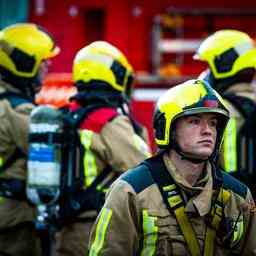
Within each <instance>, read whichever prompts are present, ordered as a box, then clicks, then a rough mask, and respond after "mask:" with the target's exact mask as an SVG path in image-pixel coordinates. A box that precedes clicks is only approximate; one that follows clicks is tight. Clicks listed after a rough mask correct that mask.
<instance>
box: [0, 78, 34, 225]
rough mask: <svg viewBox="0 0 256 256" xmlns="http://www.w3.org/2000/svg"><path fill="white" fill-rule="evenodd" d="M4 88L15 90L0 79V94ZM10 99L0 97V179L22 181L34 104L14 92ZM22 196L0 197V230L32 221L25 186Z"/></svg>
mask: <svg viewBox="0 0 256 256" xmlns="http://www.w3.org/2000/svg"><path fill="white" fill-rule="evenodd" d="M7 92H8V93H10V92H11V93H18V92H17V91H15V89H14V88H12V87H11V86H10V85H8V84H6V83H4V82H3V81H0V95H1V94H3V93H7ZM13 102H14V104H11V102H10V101H9V100H8V99H7V98H5V97H3V98H1V99H0V120H1V121H0V168H1V169H0V170H1V171H0V180H7V181H10V180H16V179H17V180H22V181H24V180H25V179H26V169H27V165H26V160H27V152H28V131H29V114H30V112H31V110H32V109H33V107H34V105H33V104H32V103H31V102H29V100H27V99H24V98H22V97H18V96H17V97H16V96H15V100H14V101H13ZM6 163H8V164H7V165H6ZM21 197H23V198H22V199H21V200H15V199H8V198H5V197H1V198H0V230H1V229H4V228H8V227H12V226H15V225H17V224H19V223H23V222H27V221H33V219H34V215H35V212H34V208H33V207H32V206H31V205H29V204H28V203H27V201H26V200H25V189H24V190H23V195H21Z"/></svg>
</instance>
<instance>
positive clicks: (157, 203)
mask: <svg viewBox="0 0 256 256" xmlns="http://www.w3.org/2000/svg"><path fill="white" fill-rule="evenodd" d="M228 120H229V112H228V110H227V109H226V107H225V106H224V103H223V100H222V98H221V97H220V96H219V95H218V94H217V93H216V92H215V91H214V90H213V89H212V88H211V87H210V86H209V85H208V84H207V83H206V82H204V81H203V80H189V81H187V82H185V83H183V84H180V85H178V86H176V87H174V88H171V89H169V90H168V91H167V92H166V93H165V94H163V95H162V96H161V97H160V98H159V100H158V102H157V106H156V111H155V114H154V128H155V142H156V144H157V145H158V147H159V148H160V149H161V150H160V151H159V152H158V153H157V154H156V155H155V156H153V157H151V158H149V159H147V160H145V161H143V162H142V163H141V164H140V165H138V166H137V167H135V168H133V169H131V170H129V171H128V172H126V173H125V174H123V175H122V176H120V178H119V179H118V180H117V181H116V182H115V183H114V185H113V186H112V187H111V190H110V191H109V193H108V195H107V197H106V201H105V204H104V206H103V208H102V210H101V212H100V214H99V216H98V217H97V220H96V223H95V225H94V226H93V229H92V233H91V237H90V254H89V255H193V256H194V255H197V256H199V255H207V256H210V255H231V254H232V255H238V254H239V253H240V252H241V250H242V248H244V252H246V253H247V254H243V253H242V254H241V255H255V243H254V242H253V241H251V240H252V237H253V236H254V235H253V232H252V233H249V231H250V230H251V229H254V230H253V231H254V232H255V229H256V227H255V225H252V226H249V225H248V224H249V222H250V220H251V215H252V212H253V209H254V202H253V200H252V197H251V194H250V191H249V189H248V188H247V187H246V186H245V185H244V184H242V183H240V182H239V181H238V180H236V179H235V178H233V177H232V176H230V175H228V174H226V173H225V172H222V171H220V170H219V169H216V167H215V163H214V162H215V158H216V155H217V154H218V151H219V147H220V143H221V139H222V134H223V132H224V129H225V126H226V124H227V122H228ZM252 220H253V221H254V219H252ZM246 234H248V236H247V238H248V243H249V241H250V243H249V244H245V235H246ZM253 252H254V253H253Z"/></svg>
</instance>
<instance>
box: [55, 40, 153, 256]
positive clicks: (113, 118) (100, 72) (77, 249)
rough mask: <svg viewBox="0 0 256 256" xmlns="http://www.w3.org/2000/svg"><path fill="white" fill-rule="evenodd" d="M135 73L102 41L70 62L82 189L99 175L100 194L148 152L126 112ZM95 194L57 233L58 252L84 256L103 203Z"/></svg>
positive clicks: (142, 134) (142, 132)
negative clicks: (93, 225)
mask: <svg viewBox="0 0 256 256" xmlns="http://www.w3.org/2000/svg"><path fill="white" fill-rule="evenodd" d="M133 76H134V72H133V69H132V67H131V65H130V64H129V62H128V61H127V59H126V57H125V56H124V54H123V53H122V52H121V51H120V50H119V49H117V48H116V47H115V46H113V45H111V44H110V43H108V42H105V41H96V42H93V43H91V44H89V45H88V46H86V47H84V48H82V49H81V50H80V51H78V53H77V54H76V56H75V59H74V62H73V80H74V83H75V86H76V87H77V90H78V93H77V94H76V95H75V96H74V97H72V98H71V101H72V102H71V109H70V113H71V114H73V115H74V116H76V118H77V120H80V121H79V123H78V125H77V129H78V130H79V133H80V141H81V144H82V151H81V154H80V155H81V159H82V160H81V161H82V166H81V168H82V172H83V174H84V180H83V188H84V189H86V188H87V189H89V188H91V186H92V185H93V184H94V183H93V182H95V181H96V179H97V180H98V178H99V177H101V181H100V182H99V183H98V184H96V187H97V188H99V190H98V193H99V194H101V195H102V194H103V195H104V197H105V194H104V191H106V190H107V189H108V188H109V186H110V185H111V183H112V182H113V181H114V180H115V179H116V178H117V177H118V176H119V174H120V173H122V172H124V171H125V170H127V169H128V168H131V167H134V166H135V165H137V164H138V163H139V162H141V161H142V160H144V159H145V158H147V157H148V156H149V155H150V149H149V147H148V144H147V142H148V140H147V138H146V136H145V134H146V133H145V129H144V128H143V127H142V126H141V125H139V124H138V123H137V122H135V121H134V120H133V118H132V117H131V115H130V112H129V98H130V93H131V86H132V80H133ZM94 185H95V184H94ZM102 192H103V193H102ZM98 193H95V195H94V197H93V198H92V201H93V202H92V203H90V204H89V203H88V209H85V211H84V212H83V213H82V214H81V215H79V216H75V218H73V221H72V222H71V223H66V225H65V226H64V228H63V229H62V231H61V232H60V234H59V237H58V243H57V255H76V256H79V255H81V256H82V255H83V256H84V255H86V252H87V251H88V241H89V232H90V229H91V227H92V224H93V222H94V220H95V219H96V216H97V211H99V210H100V208H101V206H102V205H101V204H98V201H99V200H98V199H97V197H98V196H97V195H98ZM85 197H86V195H85ZM102 199H104V198H102ZM73 200H74V199H73ZM89 205H90V206H89ZM73 217H74V216H73Z"/></svg>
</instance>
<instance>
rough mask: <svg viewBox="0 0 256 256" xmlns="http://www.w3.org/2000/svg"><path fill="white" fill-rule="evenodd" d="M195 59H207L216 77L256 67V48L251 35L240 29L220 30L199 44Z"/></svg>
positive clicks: (230, 75) (222, 77)
mask: <svg viewBox="0 0 256 256" xmlns="http://www.w3.org/2000/svg"><path fill="white" fill-rule="evenodd" d="M194 59H199V60H202V61H206V62H208V64H209V67H210V70H211V72H212V74H213V76H214V78H215V79H224V78H229V77H232V76H234V75H236V74H237V73H238V72H239V71H242V70H244V69H248V68H254V69H255V68H256V48H255V45H254V41H253V39H252V38H250V36H249V35H248V34H246V33H244V32H241V31H238V30H225V29H224V30H219V31H217V32H215V33H214V34H212V35H210V36H209V37H208V38H206V39H205V40H204V41H203V42H202V43H201V45H200V46H199V48H198V50H197V53H196V54H195V55H194Z"/></svg>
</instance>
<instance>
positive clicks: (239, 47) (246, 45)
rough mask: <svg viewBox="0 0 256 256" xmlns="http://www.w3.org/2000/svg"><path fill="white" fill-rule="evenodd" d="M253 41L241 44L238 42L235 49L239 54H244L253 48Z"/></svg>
mask: <svg viewBox="0 0 256 256" xmlns="http://www.w3.org/2000/svg"><path fill="white" fill-rule="evenodd" d="M253 48H254V46H253V43H252V42H243V43H241V44H238V45H236V46H235V47H234V49H235V50H236V52H237V53H238V54H239V55H243V54H244V53H246V52H247V51H249V50H251V49H253Z"/></svg>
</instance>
